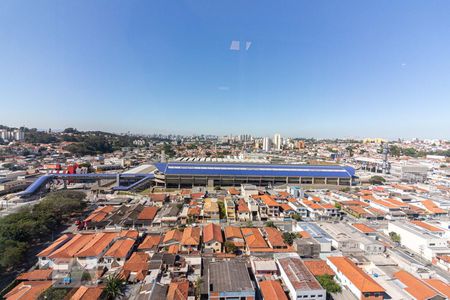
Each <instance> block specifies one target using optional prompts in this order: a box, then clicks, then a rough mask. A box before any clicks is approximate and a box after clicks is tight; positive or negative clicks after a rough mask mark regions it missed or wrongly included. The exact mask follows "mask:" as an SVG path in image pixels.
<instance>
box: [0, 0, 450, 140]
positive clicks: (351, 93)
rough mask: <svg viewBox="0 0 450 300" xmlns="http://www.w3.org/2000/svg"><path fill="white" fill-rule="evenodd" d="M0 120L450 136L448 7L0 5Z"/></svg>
mask: <svg viewBox="0 0 450 300" xmlns="http://www.w3.org/2000/svg"><path fill="white" fill-rule="evenodd" d="M233 41H240V47H239V49H240V50H234V49H235V47H234V46H235V45H236V42H234V43H233ZM247 42H250V44H249V45H248V44H247ZM232 44H233V45H232ZM248 46H249V47H248ZM247 48H248V49H247ZM0 124H4V125H9V126H21V125H25V126H28V127H37V128H49V127H51V128H60V129H61V128H65V127H76V128H78V129H82V130H88V129H90V130H96V129H99V130H109V131H114V132H127V131H131V132H136V133H181V134H191V133H206V134H227V133H233V134H239V133H250V134H254V135H260V136H262V135H272V134H273V133H276V132H279V133H281V134H282V135H284V136H296V137H302V136H303V137H313V136H314V137H368V136H371V137H374V136H377V137H378V136H379V137H387V138H397V137H429V138H450V1H444V0H443V1H434V0H422V1H414V0H403V1H401V0H397V1H392V0H377V1H361V0H355V1H346V0H334V1H319V0H313V1H312V0H308V1H306V0H286V1H261V0H257V1H256V0H255V1H243V0H239V1H233V0H223V1H211V0H205V1H186V0H179V1H172V0H160V1H159V0H150V1H134V0H120V1H115V0H104V1H99V0H86V1H78V0H77V1H60V0H58V1H44V0H42V1H32V0H30V1H20V0H2V1H0Z"/></svg>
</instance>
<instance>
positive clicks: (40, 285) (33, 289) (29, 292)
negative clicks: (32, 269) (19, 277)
mask: <svg viewBox="0 0 450 300" xmlns="http://www.w3.org/2000/svg"><path fill="white" fill-rule="evenodd" d="M52 284H53V282H52V281H23V282H21V283H19V284H18V285H16V286H15V287H14V288H13V289H12V290H11V291H9V292H8V293H7V294H6V295H5V296H4V297H5V299H6V300H19V299H20V300H36V299H38V297H39V295H40V294H42V293H43V292H44V291H45V290H46V289H48V288H49V287H51V286H52Z"/></svg>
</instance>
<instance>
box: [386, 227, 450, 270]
mask: <svg viewBox="0 0 450 300" xmlns="http://www.w3.org/2000/svg"><path fill="white" fill-rule="evenodd" d="M388 232H395V233H397V234H399V235H400V244H401V245H402V246H405V247H406V248H409V249H410V250H411V251H413V252H415V253H417V254H419V255H420V256H422V257H423V258H424V259H426V260H428V261H431V260H432V259H433V258H434V257H436V256H438V255H446V254H447V255H448V254H450V248H448V246H447V239H446V238H445V237H443V236H440V235H439V234H437V233H433V231H430V230H427V229H425V228H423V227H421V226H418V225H415V224H413V223H410V222H401V221H397V222H389V224H388Z"/></svg>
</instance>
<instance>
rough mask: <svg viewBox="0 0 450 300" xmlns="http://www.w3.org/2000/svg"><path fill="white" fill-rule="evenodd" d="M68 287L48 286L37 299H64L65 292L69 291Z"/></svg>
mask: <svg viewBox="0 0 450 300" xmlns="http://www.w3.org/2000/svg"><path fill="white" fill-rule="evenodd" d="M69 291H70V289H66V288H54V287H50V288H49V289H47V290H46V291H45V292H43V293H42V294H41V295H39V297H38V300H44V299H45V300H63V299H65V297H66V295H67V293H69Z"/></svg>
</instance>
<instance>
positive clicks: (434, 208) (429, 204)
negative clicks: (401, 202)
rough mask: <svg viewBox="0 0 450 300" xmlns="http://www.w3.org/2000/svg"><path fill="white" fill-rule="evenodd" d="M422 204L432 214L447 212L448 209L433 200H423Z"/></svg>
mask: <svg viewBox="0 0 450 300" xmlns="http://www.w3.org/2000/svg"><path fill="white" fill-rule="evenodd" d="M422 205H423V206H424V207H425V209H426V210H428V211H429V212H430V213H432V214H446V213H447V211H446V210H443V209H442V208H440V207H439V206H438V205H437V204H436V203H434V202H433V201H432V200H425V201H422Z"/></svg>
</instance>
